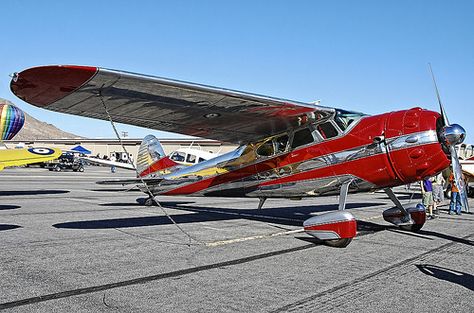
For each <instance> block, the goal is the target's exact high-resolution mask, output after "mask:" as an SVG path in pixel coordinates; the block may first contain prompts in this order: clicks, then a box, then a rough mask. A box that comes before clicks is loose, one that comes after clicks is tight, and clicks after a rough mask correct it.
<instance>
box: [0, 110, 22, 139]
mask: <svg viewBox="0 0 474 313" xmlns="http://www.w3.org/2000/svg"><path fill="white" fill-rule="evenodd" d="M24 123H25V113H23V111H22V110H21V109H19V108H17V107H16V106H13V105H10V104H0V136H1V137H0V140H10V139H12V138H13V137H14V136H15V135H16V134H17V133H18V132H19V131H20V129H21V128H22V127H23V124H24Z"/></svg>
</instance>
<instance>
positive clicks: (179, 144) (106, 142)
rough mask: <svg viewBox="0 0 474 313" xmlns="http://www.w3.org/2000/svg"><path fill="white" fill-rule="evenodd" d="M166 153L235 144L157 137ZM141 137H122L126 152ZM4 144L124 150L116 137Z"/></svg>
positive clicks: (219, 148)
mask: <svg viewBox="0 0 474 313" xmlns="http://www.w3.org/2000/svg"><path fill="white" fill-rule="evenodd" d="M159 140H160V142H161V144H162V146H163V149H164V150H165V153H166V154H170V153H171V152H173V151H175V150H177V149H178V148H189V147H193V148H198V149H202V150H204V151H210V152H213V153H225V152H228V151H231V150H233V149H235V148H236V145H230V144H226V143H222V142H220V141H217V140H210V139H200V138H199V139H159ZM141 142H142V139H141V138H140V139H133V138H123V139H122V144H123V146H124V147H125V149H126V150H127V152H128V153H130V154H132V155H133V156H136V155H137V152H138V148H139V147H140V144H141ZM4 144H5V145H6V146H7V147H8V148H15V147H18V146H24V147H50V148H60V149H61V150H63V151H66V150H71V149H72V148H74V147H76V146H78V145H81V146H82V147H84V148H86V149H87V150H90V151H91V152H92V155H97V154H99V155H100V156H104V155H107V156H110V155H111V154H112V153H114V152H124V149H123V148H122V145H121V144H120V142H119V140H118V139H110V138H103V139H90V138H75V139H37V140H31V141H20V140H5V141H4Z"/></svg>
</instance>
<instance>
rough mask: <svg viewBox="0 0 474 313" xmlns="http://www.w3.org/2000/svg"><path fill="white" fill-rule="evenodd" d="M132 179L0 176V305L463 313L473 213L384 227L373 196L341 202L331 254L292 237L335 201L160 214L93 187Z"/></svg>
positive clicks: (470, 281)
mask: <svg viewBox="0 0 474 313" xmlns="http://www.w3.org/2000/svg"><path fill="white" fill-rule="evenodd" d="M132 176H133V174H132V173H130V172H127V171H125V170H122V171H120V170H119V171H118V172H117V173H115V174H112V173H110V172H109V171H108V170H107V169H106V168H98V167H88V168H86V171H85V172H84V173H74V172H59V173H57V172H49V171H47V170H44V169H40V168H19V169H6V170H4V171H3V172H1V173H0V247H1V248H0V249H1V250H0V251H1V253H0V255H1V258H0V260H1V266H0V278H1V279H0V310H1V309H4V310H6V311H9V312H310V311H312V312H357V311H360V312H396V311H403V312H430V313H433V312H474V297H473V296H474V276H473V275H474V269H473V268H474V267H473V264H474V249H473V246H474V228H473V225H474V215H472V214H463V215H460V216H457V215H454V216H451V215H448V214H447V211H446V208H447V207H446V206H443V207H442V211H441V215H440V218H438V219H435V220H430V221H428V222H427V223H426V224H425V226H424V227H423V229H422V231H420V232H419V233H410V232H406V231H402V230H399V229H398V228H396V227H395V226H391V225H390V224H388V223H386V222H385V221H383V219H382V211H383V210H384V209H385V208H389V207H392V206H393V205H392V204H391V202H390V200H389V199H388V198H387V197H386V196H385V194H384V193H373V194H358V195H349V197H348V206H347V207H348V209H349V210H350V212H352V213H353V214H354V216H356V218H357V220H358V236H357V237H356V238H355V239H354V240H353V241H352V243H351V244H350V245H349V246H348V247H347V248H344V249H338V248H331V247H328V246H325V245H322V244H321V243H318V242H316V241H315V240H313V239H312V237H310V236H308V235H306V234H305V233H303V232H301V225H302V222H303V221H304V220H305V219H307V218H309V217H310V216H311V214H312V213H316V214H317V213H320V212H323V211H329V210H335V209H337V197H327V198H312V199H307V200H302V201H292V200H281V199H276V200H268V201H267V202H266V203H265V205H264V207H263V209H262V210H257V205H258V200H256V199H242V198H238V199H232V198H228V199H226V198H194V197H160V198H159V200H160V201H161V204H162V206H163V209H161V208H159V207H144V206H141V205H139V204H137V202H136V198H138V197H142V194H141V193H140V192H139V191H136V190H128V191H126V190H125V188H120V187H110V186H101V185H96V184H95V182H96V181H98V180H101V179H111V178H124V177H132ZM397 191H398V192H399V195H400V197H401V200H402V202H403V203H408V202H410V201H411V202H412V203H416V202H417V201H419V196H418V195H417V194H412V193H411V192H405V190H404V189H403V188H398V189H397ZM470 203H471V207H473V208H474V202H473V201H472V200H471V202H470ZM167 215H169V216H171V217H172V219H173V221H175V222H176V223H177V225H175V224H173V222H172V221H171V220H170V219H169V218H168V217H167Z"/></svg>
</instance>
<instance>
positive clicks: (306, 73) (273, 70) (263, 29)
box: [0, 0, 474, 143]
mask: <svg viewBox="0 0 474 313" xmlns="http://www.w3.org/2000/svg"><path fill="white" fill-rule="evenodd" d="M0 12H2V18H1V19H0V29H1V31H0V42H1V48H0V97H2V98H7V99H9V100H12V101H13V102H14V103H16V104H17V105H18V106H19V107H20V108H22V109H23V110H25V111H26V112H28V113H29V114H31V115H33V116H34V117H36V118H39V119H41V120H43V121H46V122H49V123H52V124H54V125H56V126H58V127H59V128H61V129H63V130H66V131H69V132H72V133H75V134H77V135H82V136H87V137H114V134H113V131H112V128H111V126H110V124H108V123H107V122H102V121H96V120H92V119H87V118H82V117H75V116H69V115H64V114H59V113H54V112H49V111H45V110H42V109H38V108H35V107H33V106H30V105H28V104H26V103H24V102H22V101H20V100H19V99H17V98H16V97H15V96H14V95H13V94H12V93H11V92H10V89H9V83H10V78H9V77H8V75H9V74H10V73H12V72H15V71H21V70H23V69H26V68H28V67H32V66H38V65H47V64H77V65H94V66H101V67H106V68H112V69H118V70H126V71H131V72H137V73H143V74H150V75H157V76H162V77H168V78H174V79H180V80H185V81H191V82H197V83H203V84H208V85H213V86H218V87H225V88H231V89H237V90H241V91H248V92H253V93H259V94H263V95H269V96H275V97H281V98H287V99H293V100H299V101H307V102H309V101H314V100H317V99H321V104H322V105H325V106H334V107H340V108H345V109H350V110H356V111H361V112H364V113H368V114H377V113H383V112H387V111H394V110H400V109H407V108H410V107H414V106H421V107H423V108H427V109H432V110H438V107H437V102H436V97H435V93H434V90H433V85H432V81H431V77H430V76H429V71H428V66H427V63H428V62H431V63H432V65H433V68H434V71H435V74H436V77H437V81H438V86H439V89H440V93H441V97H442V99H443V102H444V104H445V107H446V111H447V113H448V117H449V119H450V121H451V122H454V123H459V124H461V125H462V126H464V128H465V129H466V130H467V132H468V139H467V142H469V143H474V140H471V138H474V135H471V134H474V124H473V123H472V122H471V120H472V118H473V117H474V114H473V112H474V103H473V102H474V100H473V99H474V88H473V82H474V35H473V34H474V1H434V0H433V1H401V0H398V1H363V0H362V1H361V0H359V1H275V0H273V1H205V0H203V1H163V2H160V1H118V0H115V1H86V0H82V1H74V2H72V1H2V2H1V4H0ZM119 130H120V131H128V132H129V136H130V137H137V138H138V137H143V136H145V135H146V134H148V133H153V134H155V135H158V136H161V137H167V138H168V137H172V135H170V134H164V133H160V132H157V131H151V130H146V129H142V128H137V127H132V126H128V125H119Z"/></svg>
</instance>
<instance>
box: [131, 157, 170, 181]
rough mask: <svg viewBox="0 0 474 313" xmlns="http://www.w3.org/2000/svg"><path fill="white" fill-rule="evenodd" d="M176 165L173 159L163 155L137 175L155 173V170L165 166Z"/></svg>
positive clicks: (162, 168)
mask: <svg viewBox="0 0 474 313" xmlns="http://www.w3.org/2000/svg"><path fill="white" fill-rule="evenodd" d="M176 165H178V163H176V162H175V161H173V160H171V159H170V158H169V157H164V158H161V159H159V160H158V161H156V162H155V163H153V164H152V165H150V166H149V167H148V168H147V169H146V170H144V171H143V172H141V173H140V175H139V177H143V176H146V175H150V174H152V173H155V172H157V171H162V170H165V169H167V168H170V167H173V166H176Z"/></svg>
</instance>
